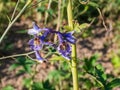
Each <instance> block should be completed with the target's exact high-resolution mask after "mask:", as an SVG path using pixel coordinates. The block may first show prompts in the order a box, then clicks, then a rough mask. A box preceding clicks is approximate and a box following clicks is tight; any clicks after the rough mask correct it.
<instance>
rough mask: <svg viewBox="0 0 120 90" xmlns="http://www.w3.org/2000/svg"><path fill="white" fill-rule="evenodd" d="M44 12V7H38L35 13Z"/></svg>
mask: <svg viewBox="0 0 120 90" xmlns="http://www.w3.org/2000/svg"><path fill="white" fill-rule="evenodd" d="M45 10H46V9H45V7H44V6H41V7H38V8H37V11H38V12H42V13H43V12H45Z"/></svg>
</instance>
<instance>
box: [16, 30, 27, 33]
mask: <svg viewBox="0 0 120 90" xmlns="http://www.w3.org/2000/svg"><path fill="white" fill-rule="evenodd" d="M15 33H19V34H24V33H27V30H19V31H16V32H15Z"/></svg>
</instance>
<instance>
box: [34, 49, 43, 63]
mask: <svg viewBox="0 0 120 90" xmlns="http://www.w3.org/2000/svg"><path fill="white" fill-rule="evenodd" d="M35 56H36V59H37V60H38V61H39V62H41V63H42V62H43V61H44V59H43V58H42V57H41V55H40V52H39V51H38V50H36V51H35Z"/></svg>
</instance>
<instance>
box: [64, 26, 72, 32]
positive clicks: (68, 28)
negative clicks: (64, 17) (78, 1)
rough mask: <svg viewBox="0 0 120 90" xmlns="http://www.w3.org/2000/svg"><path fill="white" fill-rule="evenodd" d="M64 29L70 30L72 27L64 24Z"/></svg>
mask: <svg viewBox="0 0 120 90" xmlns="http://www.w3.org/2000/svg"><path fill="white" fill-rule="evenodd" d="M64 29H65V31H72V29H71V27H70V26H67V25H66V26H64Z"/></svg>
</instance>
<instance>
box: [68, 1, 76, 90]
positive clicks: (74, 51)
mask: <svg viewBox="0 0 120 90" xmlns="http://www.w3.org/2000/svg"><path fill="white" fill-rule="evenodd" d="M67 15H68V24H69V26H70V27H71V29H73V16H72V0H68V6H67ZM71 56H72V61H71V64H72V65H71V70H72V77H73V90H78V71H77V53H76V44H74V45H72V54H71Z"/></svg>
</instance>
